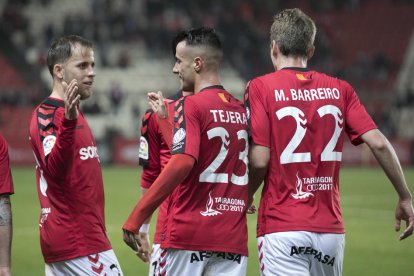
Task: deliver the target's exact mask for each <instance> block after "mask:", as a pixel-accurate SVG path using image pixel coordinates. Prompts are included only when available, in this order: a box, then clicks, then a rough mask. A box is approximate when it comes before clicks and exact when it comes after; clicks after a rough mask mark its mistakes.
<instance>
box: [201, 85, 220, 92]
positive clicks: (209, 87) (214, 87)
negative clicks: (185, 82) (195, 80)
mask: <svg viewBox="0 0 414 276" xmlns="http://www.w3.org/2000/svg"><path fill="white" fill-rule="evenodd" d="M206 89H221V90H224V87H223V85H219V84H217V85H211V86H207V87H204V88H203V89H201V90H200V92H202V91H203V90H206ZM200 92H199V93H200Z"/></svg>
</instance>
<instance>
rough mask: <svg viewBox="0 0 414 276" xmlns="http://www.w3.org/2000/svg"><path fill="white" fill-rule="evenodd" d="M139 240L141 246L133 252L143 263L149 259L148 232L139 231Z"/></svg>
mask: <svg viewBox="0 0 414 276" xmlns="http://www.w3.org/2000/svg"><path fill="white" fill-rule="evenodd" d="M138 237H139V240H140V241H141V247H140V249H139V250H138V252H136V253H135V254H136V255H137V256H138V257H139V258H140V259H141V260H142V261H143V262H145V263H148V262H149V260H150V257H149V245H150V242H149V236H148V233H143V232H139V234H138Z"/></svg>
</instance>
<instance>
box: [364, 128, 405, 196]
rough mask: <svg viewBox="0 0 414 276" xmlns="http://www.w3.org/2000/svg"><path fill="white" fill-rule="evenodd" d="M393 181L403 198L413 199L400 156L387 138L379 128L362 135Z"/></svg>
mask: <svg viewBox="0 0 414 276" xmlns="http://www.w3.org/2000/svg"><path fill="white" fill-rule="evenodd" d="M362 138H363V140H365V141H366V143H367V145H368V146H369V147H370V149H371V151H372V153H373V154H374V156H375V158H376V159H377V161H378V162H379V163H380V165H381V167H382V168H383V170H384V172H385V174H386V175H387V177H388V179H389V180H390V181H391V183H392V185H393V186H394V188H395V190H396V191H397V193H398V196H399V197H400V199H401V200H411V199H412V197H411V192H410V190H409V189H408V186H407V184H406V182H405V177H404V173H403V170H402V168H401V164H400V161H399V160H398V156H397V154H396V153H395V150H394V148H393V147H392V145H391V144H390V142H389V141H388V139H387V138H385V136H384V135H383V134H382V133H381V132H380V131H378V130H373V131H370V132H369V133H367V134H364V135H363V136H362Z"/></svg>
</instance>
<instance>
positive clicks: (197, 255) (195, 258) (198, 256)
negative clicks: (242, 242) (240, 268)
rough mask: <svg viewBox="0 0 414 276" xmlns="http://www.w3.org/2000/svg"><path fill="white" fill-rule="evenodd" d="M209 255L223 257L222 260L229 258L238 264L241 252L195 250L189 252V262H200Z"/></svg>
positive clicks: (209, 256)
mask: <svg viewBox="0 0 414 276" xmlns="http://www.w3.org/2000/svg"><path fill="white" fill-rule="evenodd" d="M211 257H216V258H223V259H224V260H229V261H233V262H236V263H238V264H240V262H241V254H235V253H228V252H212V251H198V252H197V251H196V252H193V253H191V259H190V263H194V262H202V261H204V260H205V259H209V258H211Z"/></svg>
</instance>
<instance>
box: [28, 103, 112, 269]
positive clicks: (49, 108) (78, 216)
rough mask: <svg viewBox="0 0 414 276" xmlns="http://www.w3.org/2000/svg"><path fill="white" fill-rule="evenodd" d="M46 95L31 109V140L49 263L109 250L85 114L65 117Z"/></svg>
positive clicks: (94, 149)
mask: <svg viewBox="0 0 414 276" xmlns="http://www.w3.org/2000/svg"><path fill="white" fill-rule="evenodd" d="M64 112H65V109H64V103H63V101H61V100H58V99H54V98H50V97H49V98H47V99H46V100H45V101H44V102H43V103H42V104H40V105H39V106H38V107H37V108H36V109H35V111H34V112H33V115H32V119H31V122H30V142H31V145H32V148H33V152H34V154H35V157H36V161H37V166H36V180H37V190H38V195H39V200H40V206H41V215H40V221H39V226H40V245H41V248H42V253H43V257H44V259H45V261H46V262H47V263H50V262H57V261H64V260H70V259H73V258H77V257H81V256H86V255H90V254H95V253H98V252H102V251H106V250H109V249H111V245H110V243H109V240H108V237H107V235H106V230H105V222H104V190H103V182H102V172H101V166H100V163H99V156H98V150H97V147H96V142H95V139H94V137H93V136H92V133H91V130H90V128H89V125H88V123H87V121H86V120H85V118H84V116H83V114H82V113H81V112H79V116H78V119H77V120H68V119H66V118H65V116H64Z"/></svg>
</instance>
